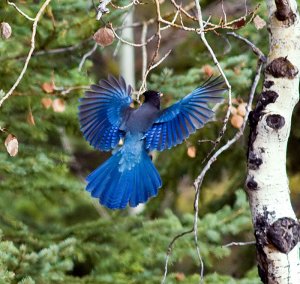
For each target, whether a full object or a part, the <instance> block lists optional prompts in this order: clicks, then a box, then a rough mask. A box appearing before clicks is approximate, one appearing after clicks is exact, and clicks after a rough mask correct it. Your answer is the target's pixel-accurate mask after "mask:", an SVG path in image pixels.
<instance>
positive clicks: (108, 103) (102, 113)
mask: <svg viewBox="0 0 300 284" xmlns="http://www.w3.org/2000/svg"><path fill="white" fill-rule="evenodd" d="M131 92H132V88H131V86H129V85H126V83H125V80H124V78H122V77H120V78H119V80H117V79H116V78H114V77H112V76H109V77H108V79H107V80H101V81H100V83H99V85H96V84H95V85H91V87H90V89H89V90H88V91H86V92H85V96H84V97H83V98H81V99H80V105H79V122H80V129H81V131H82V133H83V135H84V138H85V139H86V140H87V141H88V142H89V143H90V145H92V146H93V147H95V148H96V149H99V150H101V151H110V150H111V149H113V148H115V147H116V146H117V145H118V143H119V140H120V138H121V137H123V136H124V132H123V131H121V130H120V129H119V127H120V125H121V123H122V121H123V119H124V118H125V116H126V114H127V113H128V112H129V111H130V109H131V108H130V106H129V105H130V103H131V102H132V99H131V97H130V95H131Z"/></svg>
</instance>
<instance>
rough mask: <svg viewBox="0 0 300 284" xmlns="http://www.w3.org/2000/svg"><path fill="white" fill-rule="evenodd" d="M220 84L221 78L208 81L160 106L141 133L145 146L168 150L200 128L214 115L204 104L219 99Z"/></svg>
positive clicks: (220, 97) (151, 148)
mask: <svg viewBox="0 0 300 284" xmlns="http://www.w3.org/2000/svg"><path fill="white" fill-rule="evenodd" d="M223 84H224V81H223V80H222V79H221V77H217V78H215V79H213V80H208V81H207V82H205V83H204V84H203V85H202V86H201V87H199V88H197V89H195V90H194V91H193V92H191V93H190V94H188V95H187V96H185V97H184V98H183V99H182V100H180V101H178V102H177V103H175V104H174V105H172V106H170V107H168V108H166V109H164V110H163V111H162V112H161V114H160V116H159V117H158V118H157V119H156V121H155V122H154V124H153V126H152V127H151V128H150V129H149V130H148V131H147V132H146V134H145V139H146V149H148V150H150V151H152V150H158V151H163V150H165V149H170V148H171V147H173V146H175V145H177V144H180V143H182V142H183V140H185V139H186V138H188V137H189V136H190V134H192V133H194V132H195V131H196V129H199V128H201V127H203V125H204V124H205V123H206V122H208V121H209V120H210V119H211V118H212V116H213V114H214V112H213V111H212V110H211V108H210V107H209V105H208V103H218V102H221V101H222V100H223V96H222V95H221V94H222V93H224V91H226V89H224V88H222V87H221V85H223Z"/></svg>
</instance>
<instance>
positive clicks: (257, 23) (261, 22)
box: [253, 15, 267, 30]
mask: <svg viewBox="0 0 300 284" xmlns="http://www.w3.org/2000/svg"><path fill="white" fill-rule="evenodd" d="M253 23H254V25H255V27H256V29H257V30H261V29H263V28H264V27H265V26H266V24H267V23H266V21H265V20H264V19H262V18H261V17H260V16H258V15H257V16H256V17H255V18H254V19H253Z"/></svg>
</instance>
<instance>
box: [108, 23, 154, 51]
mask: <svg viewBox="0 0 300 284" xmlns="http://www.w3.org/2000/svg"><path fill="white" fill-rule="evenodd" d="M108 27H109V28H110V29H111V30H112V32H113V33H114V35H115V37H116V38H117V39H118V40H119V41H121V42H122V43H125V44H128V45H130V46H134V47H142V46H145V45H147V44H148V43H149V42H151V41H152V40H153V39H154V38H155V35H152V36H151V37H149V38H148V39H147V40H146V41H145V42H141V43H134V42H129V41H127V40H125V39H123V38H121V37H120V36H119V35H118V34H117V33H116V31H115V30H114V28H113V26H112V24H108Z"/></svg>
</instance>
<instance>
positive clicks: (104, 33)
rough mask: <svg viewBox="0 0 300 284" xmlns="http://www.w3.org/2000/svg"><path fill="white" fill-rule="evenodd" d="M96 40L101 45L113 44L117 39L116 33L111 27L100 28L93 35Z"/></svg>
mask: <svg viewBox="0 0 300 284" xmlns="http://www.w3.org/2000/svg"><path fill="white" fill-rule="evenodd" d="M93 38H94V41H95V42H97V43H98V44H99V45H101V46H103V47H104V46H108V45H111V44H112V43H113V41H114V39H115V35H114V33H113V31H112V30H111V29H108V28H100V29H99V30H98V31H96V33H95V34H94V36H93Z"/></svg>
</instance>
